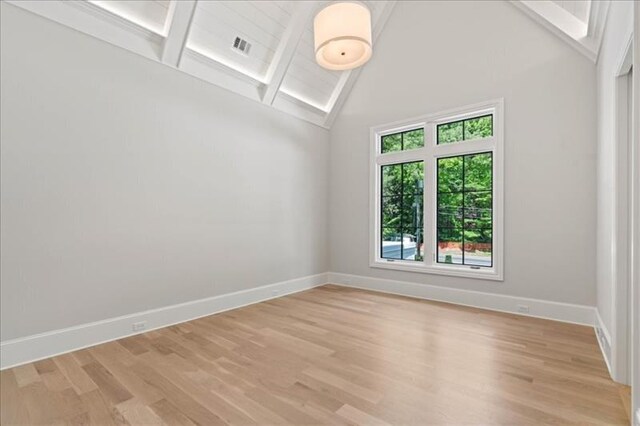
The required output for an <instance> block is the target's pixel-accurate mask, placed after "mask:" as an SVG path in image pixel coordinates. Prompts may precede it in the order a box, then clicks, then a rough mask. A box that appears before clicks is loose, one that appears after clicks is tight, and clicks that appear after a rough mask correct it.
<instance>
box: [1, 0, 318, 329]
mask: <svg viewBox="0 0 640 426" xmlns="http://www.w3.org/2000/svg"><path fill="white" fill-rule="evenodd" d="M1 7H2V10H1V11H2V25H1V39H2V44H1V52H2V53H1V54H2V57H1V64H2V65H1V70H0V71H1V75H2V77H1V90H2V101H1V111H2V113H1V114H2V115H1V117H0V119H1V122H2V127H1V136H0V138H1V141H2V146H1V157H2V163H1V166H2V172H1V173H2V174H1V182H2V187H1V189H2V199H1V201H2V210H1V216H2V222H1V224H2V247H1V249H2V264H1V270H2V275H1V280H2V285H1V299H2V302H1V303H2V305H1V312H2V314H1V318H0V322H1V324H2V327H1V335H2V340H3V341H4V340H7V339H12V338H16V337H21V336H27V335H31V334H34V333H39V332H43V331H47V330H54V329H58V328H62V327H67V326H72V325H76V324H82V323H86V322H89V321H95V320H100V319H104V318H110V317H114V316H118V315H123V314H128V313H133V312H138V311H142V310H145V309H150V308H156V307H161V306H165V305H171V304H175V303H180V302H184V301H189V300H194V299H199V298H203V297H207V296H213V295H218V294H223V293H227V292H231V291H236V290H240V289H246V288H250V287H256V286H259V285H264V284H269V283H273V282H278V281H283V280H287V279H291V278H296V277H301V276H306V275H311V274H316V273H320V272H325V271H327V270H328V261H327V237H326V235H327V198H328V194H327V183H326V181H327V172H328V163H327V161H328V148H329V147H328V132H327V131H325V130H323V129H320V128H318V127H315V126H313V125H311V124H308V123H306V122H303V121H300V120H297V119H295V118H292V117H291V116H287V115H284V114H282V113H279V112H277V111H275V110H273V109H269V108H267V107H264V106H262V105H260V104H258V103H255V102H252V101H249V100H246V99H244V98H242V97H240V96H238V95H235V94H232V93H230V92H227V91H225V90H223V89H220V88H216V87H214V86H212V85H210V84H207V83H204V82H202V81H199V80H197V79H195V78H193V77H190V76H188V75H186V74H184V73H181V72H178V71H176V70H173V69H171V68H169V67H166V66H164V65H160V64H158V63H154V62H152V61H148V60H146V59H143V58H141V57H139V56H137V55H135V54H132V53H129V52H127V51H124V50H121V49H119V48H116V47H113V46H111V45H109V44H106V43H104V42H102V41H98V40H96V39H93V38H91V37H89V36H86V35H83V34H81V33H78V32H76V31H73V30H71V29H68V28H65V27H63V26H60V25H58V24H55V23H52V22H50V21H47V20H45V19H43V18H40V17H36V16H35V15H31V14H29V13H28V12H25V11H22V10H20V9H18V8H16V7H14V6H10V5H7V4H5V3H4V2H2V6H1Z"/></svg>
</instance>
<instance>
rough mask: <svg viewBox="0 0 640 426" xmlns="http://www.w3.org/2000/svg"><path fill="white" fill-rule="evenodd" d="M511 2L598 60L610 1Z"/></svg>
mask: <svg viewBox="0 0 640 426" xmlns="http://www.w3.org/2000/svg"><path fill="white" fill-rule="evenodd" d="M511 3H512V4H513V5H515V6H516V7H518V8H520V9H521V10H522V11H524V12H525V13H526V14H527V15H529V16H530V17H531V18H533V19H534V20H535V21H537V22H538V23H540V24H541V25H543V26H544V27H546V28H547V29H549V30H551V31H552V32H553V33H554V34H556V35H557V36H558V37H560V38H561V39H562V40H564V41H565V42H567V43H569V45H570V46H572V47H573V48H575V49H576V50H577V51H578V52H580V53H582V54H583V55H585V56H586V57H587V58H589V59H591V60H592V61H593V62H596V61H597V60H598V54H599V53H600V45H601V44H602V37H603V34H604V26H605V23H606V21H607V12H608V10H609V3H610V0H553V1H551V0H518V1H515V0H514V1H512V2H511Z"/></svg>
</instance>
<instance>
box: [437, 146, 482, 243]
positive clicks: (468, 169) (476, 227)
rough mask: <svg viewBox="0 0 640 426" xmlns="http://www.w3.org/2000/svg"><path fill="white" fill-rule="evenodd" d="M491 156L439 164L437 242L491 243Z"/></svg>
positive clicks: (455, 159)
mask: <svg viewBox="0 0 640 426" xmlns="http://www.w3.org/2000/svg"><path fill="white" fill-rule="evenodd" d="M492 166H493V160H492V156H491V153H484V154H473V155H464V156H463V155H461V156H456V157H447V158H440V159H439V160H438V241H439V242H449V243H450V242H454V243H459V244H463V243H491V237H492V219H493V215H492V207H493V206H492V202H493V198H492V175H493V173H492V170H493V169H492Z"/></svg>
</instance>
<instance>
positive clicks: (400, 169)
mask: <svg viewBox="0 0 640 426" xmlns="http://www.w3.org/2000/svg"><path fill="white" fill-rule="evenodd" d="M423 186H424V162H423V161H414V162H408V163H401V164H390V165H385V166H382V182H381V187H382V193H381V200H380V201H381V203H380V205H381V223H380V225H381V230H380V231H381V233H380V235H381V236H382V238H381V241H380V243H381V246H380V257H382V258H384V259H403V260H416V261H420V260H423V253H424V247H423V246H424V241H423V240H424V226H423V223H422V222H423V220H422V218H423V214H424V195H423V192H424V188H423Z"/></svg>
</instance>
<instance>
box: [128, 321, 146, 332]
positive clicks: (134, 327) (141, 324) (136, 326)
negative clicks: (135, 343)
mask: <svg viewBox="0 0 640 426" xmlns="http://www.w3.org/2000/svg"><path fill="white" fill-rule="evenodd" d="M145 328H147V322H146V321H140V322H134V323H133V324H131V329H132V330H133V331H140V330H144V329H145Z"/></svg>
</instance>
